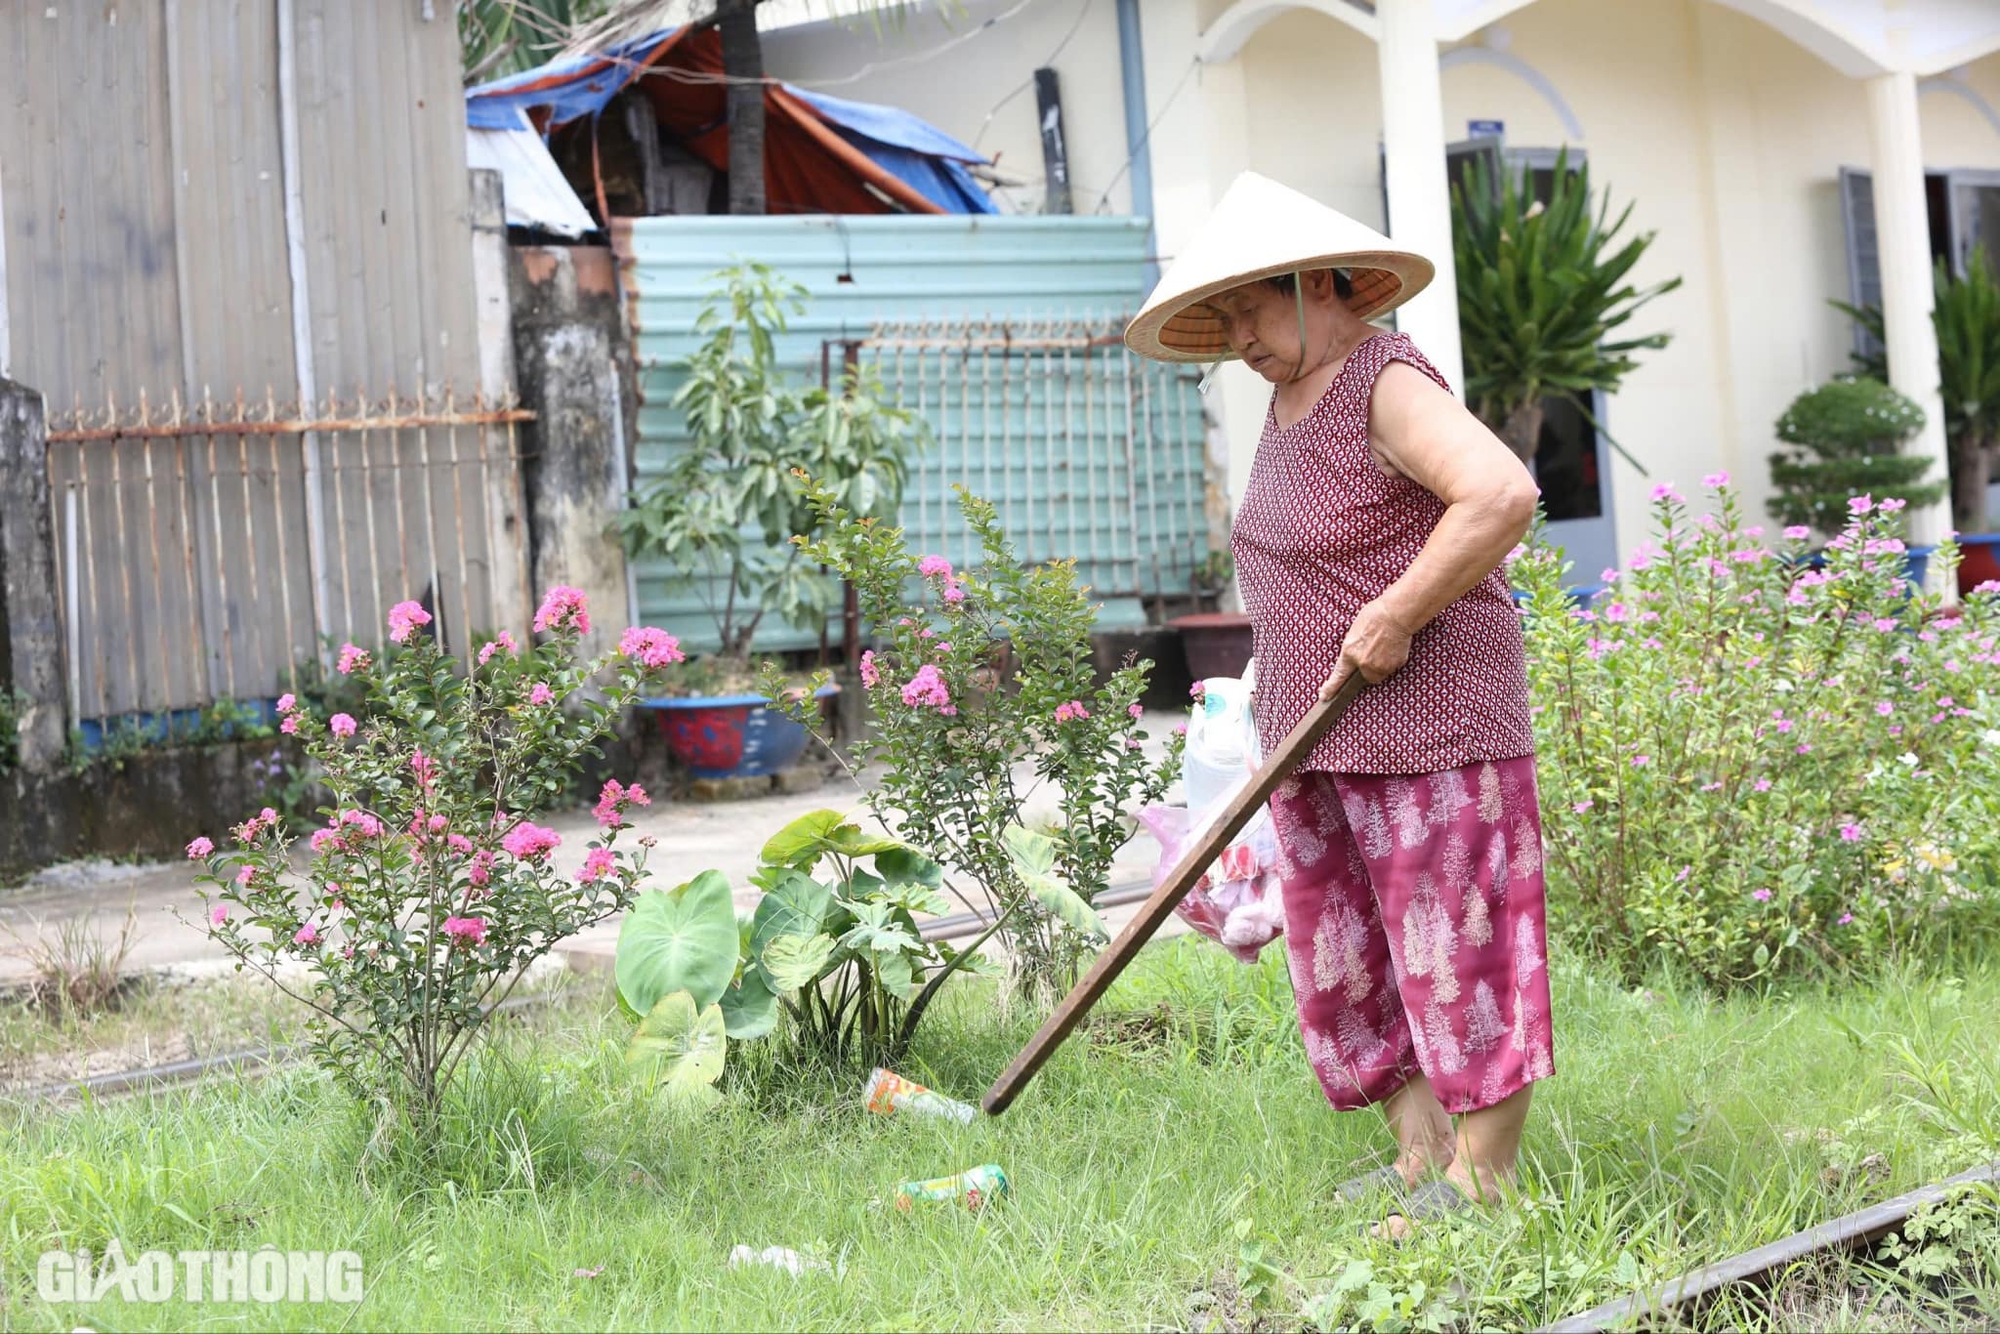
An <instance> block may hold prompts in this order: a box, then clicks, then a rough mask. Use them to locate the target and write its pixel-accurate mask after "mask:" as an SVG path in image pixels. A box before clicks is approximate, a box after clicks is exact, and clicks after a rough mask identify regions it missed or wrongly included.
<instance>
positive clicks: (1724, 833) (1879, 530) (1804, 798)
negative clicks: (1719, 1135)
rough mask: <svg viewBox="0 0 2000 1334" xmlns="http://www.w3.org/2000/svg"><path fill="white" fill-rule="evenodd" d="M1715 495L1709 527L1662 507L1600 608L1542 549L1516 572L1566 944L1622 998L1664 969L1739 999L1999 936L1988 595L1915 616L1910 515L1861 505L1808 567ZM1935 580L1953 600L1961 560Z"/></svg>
mask: <svg viewBox="0 0 2000 1334" xmlns="http://www.w3.org/2000/svg"><path fill="white" fill-rule="evenodd" d="M1705 485H1707V486H1708V487H1709V488H1710V489H1711V490H1713V491H1714V493H1715V496H1716V500H1717V503H1718V505H1719V508H1720V514H1719V515H1714V516H1709V515H1705V516H1702V517H1701V518H1699V519H1695V518H1691V517H1690V514H1689V512H1688V508H1687V505H1686V502H1685V501H1684V500H1683V499H1682V497H1680V496H1679V495H1678V494H1676V493H1675V492H1674V491H1673V489H1672V488H1671V487H1670V486H1662V487H1660V488H1657V489H1656V490H1655V492H1654V502H1655V504H1654V513H1655V525H1656V531H1655V534H1654V539H1653V541H1652V542H1649V543H1647V544H1644V545H1642V546H1641V547H1640V549H1639V551H1638V553H1637V554H1636V555H1634V557H1633V558H1632V560H1631V561H1630V563H1629V564H1628V565H1627V567H1626V568H1625V570H1623V571H1622V572H1621V571H1617V570H1607V571H1605V572H1604V581H1605V588H1604V591H1603V592H1602V593H1601V594H1599V595H1598V596H1597V598H1596V599H1595V600H1593V602H1592V603H1591V604H1590V605H1589V607H1588V608H1579V607H1577V606H1576V605H1575V604H1574V603H1572V602H1571V601H1570V600H1569V598H1568V597H1567V595H1566V594H1565V592H1564V570H1565V566H1564V563H1563V561H1562V559H1561V553H1560V552H1558V551H1556V550H1554V549H1551V548H1549V547H1547V546H1544V545H1539V544H1538V542H1539V539H1536V543H1537V544H1531V545H1530V546H1528V547H1526V548H1524V549H1523V550H1522V551H1520V552H1519V553H1517V557H1516V559H1515V560H1514V561H1513V562H1512V567H1511V574H1512V578H1513V580H1514V582H1515V584H1516V586H1517V587H1518V588H1519V589H1521V590H1522V592H1523V594H1524V605H1523V612H1524V615H1525V617H1526V630H1527V642H1528V663H1529V671H1530V678H1531V686H1532V691H1533V695H1534V701H1535V705H1534V707H1535V718H1536V738H1537V745H1538V747H1539V753H1540V759H1541V783H1542V812H1543V822H1544V843H1545V846H1546V853H1547V859H1548V870H1549V877H1550V879H1549V891H1550V903H1551V909H1552V912H1553V913H1554V914H1555V916H1556V919H1557V921H1558V922H1559V923H1560V924H1561V926H1563V927H1565V928H1567V930H1568V931H1569V932H1570V933H1572V934H1573V935H1577V936H1581V937H1583V938H1585V939H1587V940H1588V941H1589V942H1590V943H1591V944H1593V945H1595V946H1596V947H1597V949H1598V950H1599V951H1600V952H1602V953H1604V954H1606V955H1608V956H1610V957H1611V958H1612V959H1614V960H1615V961H1617V962H1618V963H1619V964H1620V965H1621V966H1622V967H1623V968H1624V970H1625V972H1626V973H1627V974H1628V975H1632V976H1636V975H1638V974H1640V973H1642V972H1643V971H1644V970H1645V969H1647V968H1648V967H1651V966H1653V965H1654V964H1655V963H1656V962H1657V960H1658V959H1659V958H1660V957H1661V956H1662V955H1665V956H1666V957H1667V958H1669V959H1671V960H1673V961H1674V962H1675V963H1676V964H1679V965H1681V966H1684V967H1686V968H1687V969H1689V970H1691V971H1692V972H1693V973H1694V974H1696V975H1697V976H1699V977H1701V978H1702V979H1704V980H1706V981H1709V982H1711V983H1731V982H1743V981H1747V980H1749V979H1752V978H1755V977H1759V976H1765V975H1770V974H1773V973H1776V972H1779V971H1797V970H1805V969H1811V968H1814V967H1819V966H1839V965H1846V964H1860V963H1865V962H1867V961H1869V960H1871V959H1872V958H1874V957H1876V956H1878V955H1880V954H1881V953H1882V952H1883V951H1884V950H1886V949H1887V948H1889V947H1890V946H1892V945H1894V944H1897V943H1899V942H1906V941H1908V940H1909V939H1910V938H1911V937H1912V936H1913V935H1915V934H1917V933H1920V932H1922V931H1924V930H1926V929H1927V928H1929V927H1932V926H1934V925H1936V924H1939V923H1941V922H1944V921H1948V920H1950V919H1952V918H1953V917H1954V916H1961V917H1962V916H1963V915H1965V914H1968V913H1976V912H1985V913H1990V912H1991V911H1992V910H1993V908H1994V899H1993V895H1992V891H1991V890H1990V888H1979V889H1975V887H1974V886H1975V883H1979V884H1982V885H1990V884H1991V879H1990V874H1991V871H1992V869H1993V868H1992V866H1991V865H1990V863H1991V860H1992V853H1993V849H1994V838H1993V835H1992V834H1991V833H1989V832H1988V830H1990V829H1991V828H1992V821H1991V818H1990V812H1987V811H1986V810H1985V809H1984V806H1983V804H1981V803H1980V802H1970V801H1968V800H1966V796H1967V793H1968V792H1973V793H1986V792H1992V791H1993V790H1994V787H1995V780H1996V778H2000V773H1996V762H1995V756H1994V751H1995V749H1996V747H1995V744H1994V743H1995V742H1997V741H2000V733H1995V734H1993V735H1991V736H1982V734H1983V733H1985V732H1986V730H1987V728H1988V727H1989V726H1990V722H1989V721H1988V720H1987V719H1986V718H1985V717H1984V715H1983V712H1982V710H1984V709H1985V707H1986V706H1985V704H1984V703H1983V702H1982V701H1983V695H1984V692H1985V691H1986V689H1987V688H1988V687H1989V686H1990V685H1991V683H1992V682H1993V681H1994V679H1995V675H1996V673H1995V670H1994V669H1995V667H1996V665H2000V657H1996V655H1995V643H1996V639H1995V636H1996V631H2000V616H1996V608H1995V606H1994V603H1993V598H1992V596H1991V593H1990V592H1988V593H1983V594H1980V595H1976V596H1975V597H1973V598H1972V599H1970V600H1969V601H1968V602H1967V603H1966V604H1965V605H1964V606H1963V607H1960V608H1955V609H1952V610H1950V611H1949V613H1946V612H1945V610H1944V609H1942V608H1941V607H1940V606H1939V605H1938V602H1937V600H1936V599H1934V598H1929V597H1925V596H1923V595H1921V594H1919V593H1917V592H1916V591H1915V590H1914V589H1913V588H1912V586H1911V585H1910V584H1909V583H1908V582H1906V573H1907V570H1906V556H1905V552H1904V547H1903V542H1902V540H1901V538H1900V536H1899V534H1898V528H1899V523H1900V521H1899V516H1898V514H1897V511H1898V510H1900V509H1901V508H1902V505H1901V502H1899V501H1894V500H1892V501H1886V502H1884V503H1882V504H1881V505H1876V504H1874V503H1873V502H1872V500H1871V499H1870V498H1868V497H1866V496H1862V497H1857V498H1855V499H1854V500H1853V501H1852V502H1851V503H1850V505H1849V506H1848V509H1849V517H1848V522H1847V525H1846V527H1845V528H1844V529H1843V530H1842V531H1841V532H1840V534H1839V536H1838V537H1836V538H1834V539H1833V541H1832V542H1830V543H1829V544H1828V546H1827V548H1826V550H1825V552H1824V558H1823V561H1822V562H1821V563H1818V564H1814V563H1813V562H1812V561H1810V560H1808V559H1807V557H1806V555H1805V549H1804V548H1805V542H1806V540H1807V539H1808V537H1809V536H1810V534H1809V532H1808V531H1807V530H1806V529H1805V528H1804V527H1802V526H1801V527H1792V528H1788V529H1786V530H1785V531H1784V532H1783V534H1782V535H1781V536H1779V537H1778V538H1777V539H1776V540H1775V541H1774V540H1771V539H1770V538H1769V537H1767V535H1766V534H1765V533H1764V531H1763V530H1762V529H1761V528H1758V527H1755V526H1748V527H1746V526H1744V524H1743V523H1742V518H1741V515H1740V512H1739V506H1738V502H1737V498H1736V495H1735V494H1734V492H1733V491H1731V490H1730V489H1729V484H1728V478H1727V477H1726V476H1724V475H1721V474H1717V475H1715V476H1713V477H1710V478H1707V479H1705ZM1936 559H1937V560H1938V561H1940V562H1942V563H1943V564H1944V565H1945V574H1946V582H1947V583H1949V581H1950V575H1951V570H1952V567H1953V566H1955V565H1956V563H1957V552H1956V549H1955V548H1953V547H1951V546H1950V545H1949V544H1947V545H1946V546H1945V547H1944V548H1943V549H1941V550H1940V551H1939V552H1938V554H1937V557H1936ZM1927 618H1928V619H1927ZM1969 859H1977V860H1982V861H1985V862H1987V863H1989V864H1988V865H1986V866H1983V867H1981V868H1980V870H1981V871H1982V872H1984V873H1985V878H1984V879H1983V880H1982V881H1980V882H1975V881H1974V880H1973V879H1970V878H1968V876H1967V874H1966V871H1967V869H1968V867H1967V862H1968V860H1969Z"/></svg>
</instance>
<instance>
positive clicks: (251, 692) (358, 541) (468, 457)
mask: <svg viewBox="0 0 2000 1334" xmlns="http://www.w3.org/2000/svg"><path fill="white" fill-rule="evenodd" d="M532 417H533V414H532V413H529V412H526V411H523V410H521V409H519V408H518V407H516V406H515V405H514V404H513V403H511V402H505V403H489V402H487V401H486V400H484V399H483V398H475V399H474V400H473V401H472V402H471V403H469V404H462V403H460V402H459V401H458V400H457V399H456V397H455V396H454V395H453V394H452V393H451V392H450V391H448V390H447V391H446V392H445V393H444V394H443V395H442V397H440V396H438V395H435V394H432V395H428V396H427V395H425V394H423V393H421V392H420V393H419V394H418V396H417V397H415V398H413V399H410V398H403V397H400V396H397V395H391V396H389V397H388V398H386V399H381V400H371V399H369V398H368V397H366V396H359V397H357V398H353V399H347V400H341V399H339V398H336V397H329V398H328V399H327V400H326V401H325V402H324V403H323V404H306V405H285V404H280V403H277V402H275V401H273V400H272V399H270V398H269V397H268V396H267V397H266V398H265V399H264V400H263V401H261V402H247V401H246V400H245V399H244V397H243V396H241V395H240V394H239V395H238V396H236V397H235V398H233V399H231V400H230V401H228V402H226V403H225V402H217V401H214V400H210V399H204V400H203V401H202V402H201V403H199V404H193V405H188V404H183V403H181V402H180V401H178V400H177V399H176V400H174V401H172V402H170V403H169V404H168V405H166V407H165V408H164V409H160V408H155V407H153V406H152V405H150V404H148V403H146V402H145V401H143V400H142V401H141V403H140V404H139V406H138V408H137V409H136V410H125V411H121V410H120V409H119V407H118V406H117V405H116V404H115V403H107V404H106V406H105V407H104V408H103V409H101V410H98V411H89V410H74V411H72V412H70V413H68V414H66V415H61V416H52V418H51V420H50V430H49V436H48V438H49V492H50V503H51V505H52V506H53V507H54V509H55V514H54V516H53V517H54V524H53V527H54V529H55V539H56V565H57V577H58V579H59V581H60V584H61V588H62V605H63V619H64V625H63V632H64V635H65V637H66V647H67V649H68V653H67V656H68V659H69V694H70V710H71V716H72V717H73V718H76V719H80V720H81V719H109V718H116V717H121V716H127V715H133V714H156V715H169V716H170V715H172V714H174V713H176V712H180V711H184V710H189V709H197V708H200V707H203V706H205V705H207V704H209V703H212V702H214V701H216V700H218V699H222V698H231V699H237V700H242V701H254V700H260V699H268V698H269V697H270V696H272V695H273V694H275V693H277V692H278V691H280V690H286V689H293V688H296V686H297V684H298V682H299V675H300V672H301V670H310V668H311V666H312V665H313V664H320V665H322V666H323V665H324V664H325V662H326V660H327V659H326V654H327V650H328V646H329V645H334V646H337V645H338V644H339V643H340V642H342V641H346V640H351V641H352V642H354V643H356V644H360V645H362V646H364V647H370V648H373V647H376V646H379V645H380V644H381V642H382V640H383V637H384V634H385V621H384V618H385V616H386V614H387V612H388V609H389V607H391V606H393V605H394V604H395V603H397V602H399V601H402V600H404V599H406V598H407V599H415V600H418V601H421V602H422V603H423V604H424V605H425V606H426V607H427V608H428V609H429V610H430V611H431V613H432V615H433V616H434V617H435V618H436V623H435V625H434V627H433V628H434V630H435V631H436V632H437V634H438V636H439V638H440V640H441V641H442V642H443V644H444V645H445V646H446V647H447V648H448V649H449V650H451V651H454V652H456V651H461V650H462V649H463V648H464V646H465V645H466V644H467V642H468V641H470V640H471V639H472V638H473V637H474V636H475V635H479V634H482V633H484V632H486V631H489V630H495V629H500V628H503V627H505V628H517V627H518V626H519V625H520V623H521V622H522V621H523V620H525V617H526V614H527V609H528V608H529V607H531V606H532V605H533V603H532V600H531V598H530V594H529V590H528V588H527V585H526V561H525V558H524V553H523V551H522V543H523V534H522V528H523V522H522V516H523V514H524V506H523V500H522V494H521V479H520V470H519V460H518V450H517V448H516V440H515V431H516V427H517V425H518V424H519V423H520V422H523V421H527V420H531V419H532Z"/></svg>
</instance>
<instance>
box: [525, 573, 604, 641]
mask: <svg viewBox="0 0 2000 1334" xmlns="http://www.w3.org/2000/svg"><path fill="white" fill-rule="evenodd" d="M548 630H574V631H576V632H577V633H578V634H580V635H587V634H589V633H590V606H589V603H588V601H587V600H586V599H585V598H584V596H583V590H582V589H580V588H571V587H570V586H569V585H568V584H557V585H556V586H555V587H554V588H551V589H550V590H549V591H548V592H547V593H545V594H544V595H543V596H542V605H541V608H540V609H539V610H538V611H536V612H535V633H536V634H541V633H543V632H544V631H548Z"/></svg>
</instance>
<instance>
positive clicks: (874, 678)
mask: <svg viewBox="0 0 2000 1334" xmlns="http://www.w3.org/2000/svg"><path fill="white" fill-rule="evenodd" d="M881 681H882V669H881V668H880V667H877V666H876V665H875V650H874V649H872V648H871V649H869V650H868V651H867V652H865V653H863V654H862V655H861V684H862V685H864V686H866V687H867V688H868V689H870V690H873V689H874V688H875V687H876V686H877V685H879V684H881Z"/></svg>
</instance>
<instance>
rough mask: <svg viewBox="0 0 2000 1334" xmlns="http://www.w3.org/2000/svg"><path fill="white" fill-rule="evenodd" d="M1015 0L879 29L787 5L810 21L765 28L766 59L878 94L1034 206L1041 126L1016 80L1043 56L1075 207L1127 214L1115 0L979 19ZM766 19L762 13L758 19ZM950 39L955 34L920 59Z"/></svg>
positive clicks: (922, 15)
mask: <svg viewBox="0 0 2000 1334" xmlns="http://www.w3.org/2000/svg"><path fill="white" fill-rule="evenodd" d="M1015 6H1016V0H968V2H967V3H964V4H956V3H954V4H925V5H922V6H919V7H914V8H912V10H911V11H910V12H909V13H908V14H907V15H906V16H905V17H904V18H903V19H902V22H901V24H900V26H886V27H884V28H883V29H882V30H881V32H880V33H879V36H878V33H877V31H876V29H875V28H874V27H873V26H871V25H870V24H869V22H868V20H867V19H865V18H856V17H851V16H850V15H851V14H852V9H853V7H852V6H848V7H845V8H838V9H836V11H835V12H837V13H839V14H841V15H843V16H849V17H843V18H842V19H839V20H828V19H826V17H825V16H826V14H827V12H828V7H827V6H825V5H814V6H800V7H795V8H802V9H806V10H807V11H808V12H810V13H812V14H813V15H814V16H816V17H818V18H819V20H820V21H818V22H811V23H806V24H804V25H803V26H798V27H786V28H781V29H778V30H776V31H767V32H766V33H765V34H764V68H765V71H766V72H767V73H768V74H770V75H771V76H772V77H774V78H779V79H787V80H790V81H792V82H794V83H798V84H801V85H803V86H805V87H807V88H811V89H812V90H814V91H815V92H823V93H826V94H828V95H830V96H833V97H847V98H854V99H857V100H860V101H866V102H885V103H888V104H890V105H893V106H898V107H901V108H903V109H904V110H906V111H910V112H913V113H914V114H916V115H919V116H922V117H923V118H924V119H926V120H928V121H930V122H931V123H932V124H934V125H936V126H937V127H938V128H939V129H941V130H943V131H945V132H946V133H947V134H950V135H953V136H955V137H956V138H958V139H959V140H961V141H963V142H964V143H966V144H969V145H971V146H973V147H975V148H977V149H978V150H979V151H980V152H981V153H984V154H985V155H987V156H988V157H991V158H995V159H997V166H998V169H999V170H1000V171H1001V172H1002V173H1004V174H1006V175H1007V176H1010V177H1015V178H1022V179H1025V180H1026V181H1027V182H1028V183H1027V184H1026V185H1025V186H1023V187H1021V188H1019V189H1010V190H1007V191H1003V192H1002V205H1003V207H1011V211H1015V212H1024V213H1034V212H1040V211H1041V198H1042V193H1043V183H1042V147H1041V134H1040V129H1039V124H1038V121H1037V119H1036V114H1035V90H1034V88H1033V87H1032V86H1028V87H1023V84H1025V83H1027V81H1028V80H1029V79H1031V78H1032V76H1033V71H1034V69H1035V68H1036V66H1038V65H1042V64H1044V63H1046V64H1048V65H1049V66H1050V68H1052V69H1054V70H1055V71H1056V76H1057V80H1058V82H1059V85H1060V87H1061V91H1062V103H1063V126H1064V130H1065V131H1066V134H1067V136H1068V139H1069V169H1070V191H1071V196H1072V199H1073V201H1074V209H1073V211H1074V212H1077V213H1092V212H1099V211H1103V212H1109V213H1129V212H1130V211H1131V208H1132V195H1131V181H1130V179H1129V177H1122V176H1120V175H1119V172H1120V168H1121V167H1123V165H1124V163H1125V157H1126V152H1125V99H1124V94H1123V90H1122V88H1121V86H1120V83H1119V72H1118V71H1119V66H1118V12H1117V6H1116V5H1115V4H1112V3H1110V0H1103V2H1102V3H1092V4H1088V5H1086V4H1084V3H1083V0H1067V2H1066V3H1060V4H1047V3H1041V4H1031V5H1028V6H1027V7H1026V8H1024V9H1021V10H1020V11H1019V12H1018V13H1015V14H1013V15H1012V16H1011V17H1007V18H1004V19H1000V21H998V22H994V23H993V24H992V26H991V27H986V26H984V25H985V24H987V23H988V21H989V20H993V19H995V18H997V17H998V16H1000V15H1003V14H1005V13H1006V12H1007V11H1008V10H1010V9H1014V8H1015ZM1146 21H1148V22H1150V21H1151V14H1150V5H1149V6H1148V13H1147V18H1146ZM770 22H771V20H770V19H768V18H767V19H765V20H764V23H765V25H766V26H767V27H768V26H769V25H770ZM955 38H963V39H964V40H963V41H961V42H960V43H959V44H958V45H956V46H953V47H951V48H950V49H948V50H946V51H944V52H943V54H941V55H937V56H932V57H929V58H924V57H925V56H926V55H927V53H929V52H932V51H936V50H937V49H938V48H939V47H941V46H943V45H944V44H945V43H947V42H951V41H952V40H954V39H955ZM1051 57H1053V59H1051ZM871 67H872V68H871ZM864 70H865V71H868V72H866V73H865V74H863V77H861V78H860V79H858V80H855V81H854V82H846V80H849V79H851V78H853V76H854V75H856V74H862V72H863V71H864ZM989 113H991V119H989V118H988V115H989ZM1114 178H1116V179H1115V180H1114ZM1107 190H1108V192H1109V193H1108V196H1107ZM1100 198H1102V199H1103V200H1104V207H1103V209H1102V210H1100V209H1099V208H1098V202H1099V200H1100Z"/></svg>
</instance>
